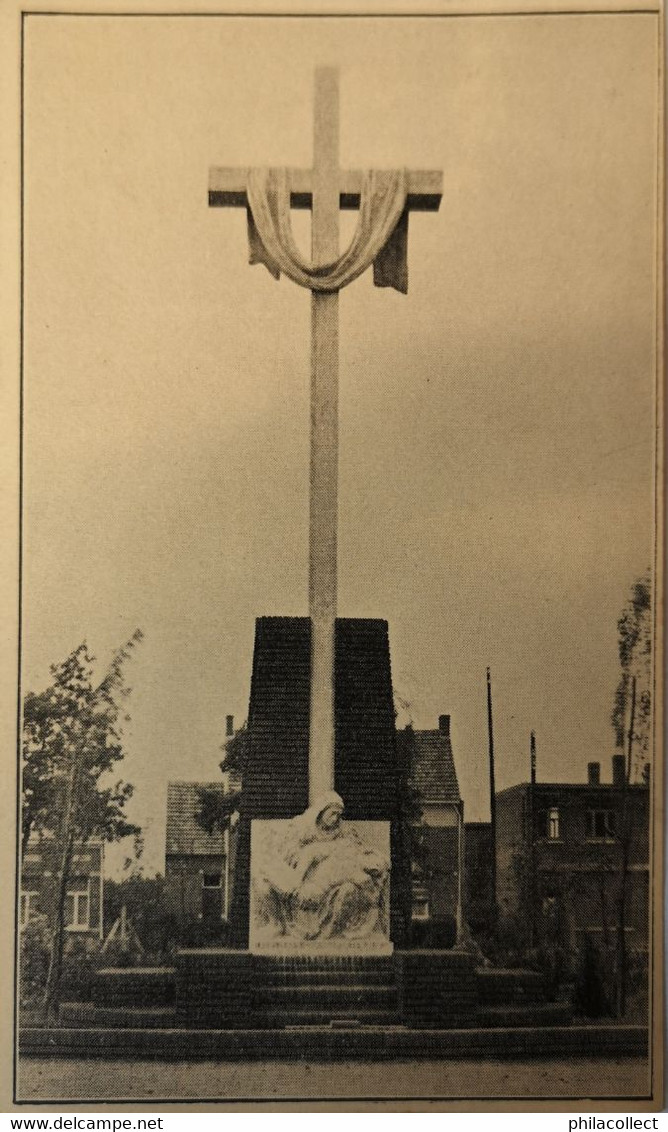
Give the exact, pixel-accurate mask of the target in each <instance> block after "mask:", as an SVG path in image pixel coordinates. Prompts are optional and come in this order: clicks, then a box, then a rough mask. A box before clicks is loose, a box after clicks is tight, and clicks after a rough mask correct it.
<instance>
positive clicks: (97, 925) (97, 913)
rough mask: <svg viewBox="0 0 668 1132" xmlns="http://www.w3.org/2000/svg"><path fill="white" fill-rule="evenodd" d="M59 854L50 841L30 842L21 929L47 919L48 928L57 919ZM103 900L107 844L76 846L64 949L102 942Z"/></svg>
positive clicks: (22, 887) (24, 872)
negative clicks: (74, 943) (105, 849)
mask: <svg viewBox="0 0 668 1132" xmlns="http://www.w3.org/2000/svg"><path fill="white" fill-rule="evenodd" d="M58 866H59V860H58V850H57V847H56V845H55V843H54V842H53V841H52V840H51V839H48V838H44V839H42V840H39V839H36V838H35V839H31V841H30V842H29V843H28V848H27V851H26V853H25V855H24V857H23V861H22V865H21V885H20V891H19V926H20V929H21V930H24V929H25V928H26V926H27V925H28V924H29V923H30V922H31V921H32V922H35V921H36V920H38V918H43V919H45V921H46V923H47V925H48V927H49V928H51V927H52V921H53V918H54V916H55V912H56V909H55V905H54V899H55V893H56V881H57V876H58ZM103 897H104V844H103V842H102V841H99V840H91V841H88V842H86V843H85V844H80V845H76V846H75V848H74V853H73V857H72V864H71V867H70V879H69V882H68V885H67V893H66V897H65V917H64V924H65V933H66V935H65V949H66V950H70V948H71V946H72V944H73V942H74V941H75V940H76V941H78V942H79V943H83V944H84V945H86V944H87V943H88V942H91V943H93V942H94V943H97V942H99V941H100V940H101V939H102V934H103V917H102V902H103Z"/></svg>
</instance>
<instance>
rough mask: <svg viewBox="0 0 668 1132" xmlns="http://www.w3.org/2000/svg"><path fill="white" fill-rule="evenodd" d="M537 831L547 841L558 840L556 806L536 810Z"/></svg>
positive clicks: (557, 813)
mask: <svg viewBox="0 0 668 1132" xmlns="http://www.w3.org/2000/svg"><path fill="white" fill-rule="evenodd" d="M537 833H538V836H539V837H545V838H546V839H547V840H548V841H558V840H559V810H558V809H557V807H556V806H551V807H550V809H549V810H540V811H539V812H538V821H537Z"/></svg>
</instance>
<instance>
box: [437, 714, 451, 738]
mask: <svg viewBox="0 0 668 1132" xmlns="http://www.w3.org/2000/svg"><path fill="white" fill-rule="evenodd" d="M438 730H439V731H440V732H441V735H445V737H446V739H449V738H450V716H449V715H439V717H438Z"/></svg>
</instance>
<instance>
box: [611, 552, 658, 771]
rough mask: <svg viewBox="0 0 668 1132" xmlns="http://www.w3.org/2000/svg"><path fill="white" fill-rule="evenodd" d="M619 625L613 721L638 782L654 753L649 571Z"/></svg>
mask: <svg viewBox="0 0 668 1132" xmlns="http://www.w3.org/2000/svg"><path fill="white" fill-rule="evenodd" d="M617 628H618V631H619V642H618V648H619V662H620V667H621V673H620V677H619V683H618V684H617V688H616V691H615V698H614V703H613V709H612V717H611V721H612V726H613V729H614V732H615V741H616V745H617V747H618V748H619V749H620V750H626V753H627V779H628V781H629V782H637V781H642V778H643V773H644V770H645V765H646V763H647V762H648V760H649V756H650V754H651V750H650V745H651V724H652V644H653V633H652V629H653V625H652V583H651V577H650V573H649V571H647V573H646V574H644V575H643V577H642V578H638V580H637V581H636V582H634V584H633V586H632V587H631V594H630V597H629V601H628V603H627V604H626V606H625V607H624V609H623V611H622V615H621V617H620V618H619V621H618V622H617ZM632 709H633V710H632ZM631 717H633V718H631Z"/></svg>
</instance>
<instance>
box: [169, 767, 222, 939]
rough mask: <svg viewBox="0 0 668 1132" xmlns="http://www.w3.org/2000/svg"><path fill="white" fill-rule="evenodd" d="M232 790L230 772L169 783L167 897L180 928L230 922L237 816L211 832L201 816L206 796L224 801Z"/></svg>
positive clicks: (211, 926) (213, 925)
mask: <svg viewBox="0 0 668 1132" xmlns="http://www.w3.org/2000/svg"><path fill="white" fill-rule="evenodd" d="M233 789H234V784H233V783H231V782H230V777H229V775H223V777H222V778H219V779H217V780H216V781H215V782H170V783H168V786H167V831H166V844H165V882H166V884H165V899H166V904H167V907H168V909H169V911H170V912H171V914H172V915H173V916H174V918H175V920H176V921H177V923H178V924H179V925H180V926H181V927H185V926H187V925H192V924H196V923H200V924H203V925H204V927H206V928H211V929H215V928H216V926H220V925H221V923H223V922H226V921H227V919H228V916H229V910H230V899H231V878H232V877H233V875H234V850H235V840H236V839H235V835H234V830H235V821H234V815H233V816H232V817H231V818H230V819H228V820H227V821H225V822H224V824H223V828H222V830H221V829H220V828H217V829H215V830H214V831H213V832H211V833H208V832H207V831H206V830H205V829H204V828H203V827H202V825H201V824H200V823H199V821H198V820H197V814H198V811H199V810H200V808H201V806H202V798H203V795H205V794H208V795H209V796H213V797H215V796H218V797H220V799H221V800H222V799H223V798H224V797H226V796H227V795H229V794H230V793H231V792H232V791H233Z"/></svg>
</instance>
